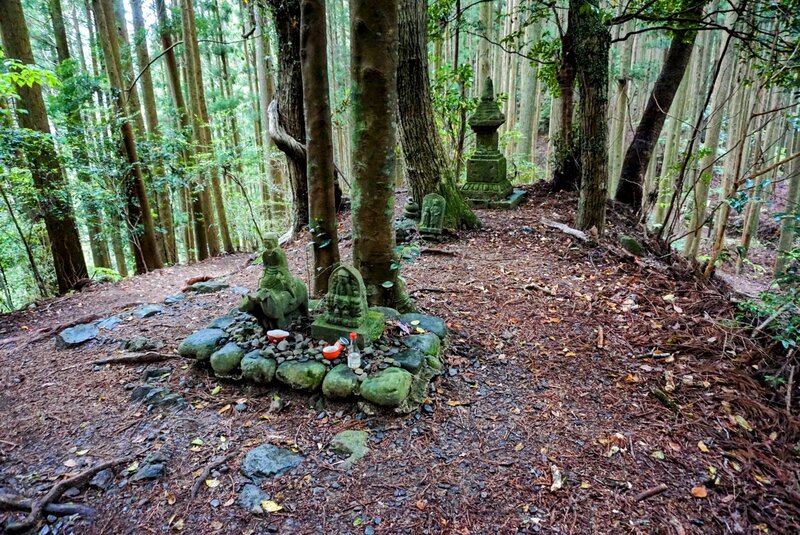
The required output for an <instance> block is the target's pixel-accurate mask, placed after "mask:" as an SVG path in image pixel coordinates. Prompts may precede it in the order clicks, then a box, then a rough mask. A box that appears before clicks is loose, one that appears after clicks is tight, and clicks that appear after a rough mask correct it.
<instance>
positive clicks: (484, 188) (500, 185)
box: [461, 179, 514, 201]
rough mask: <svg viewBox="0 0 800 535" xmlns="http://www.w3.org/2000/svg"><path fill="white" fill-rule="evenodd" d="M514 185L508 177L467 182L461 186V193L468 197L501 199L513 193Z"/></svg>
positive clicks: (483, 199)
mask: <svg viewBox="0 0 800 535" xmlns="http://www.w3.org/2000/svg"><path fill="white" fill-rule="evenodd" d="M513 192H514V187H513V186H512V185H511V182H509V181H508V179H502V180H498V181H493V182H471V181H470V180H469V179H467V182H466V183H465V184H464V185H462V186H461V194H462V195H463V196H464V198H466V199H476V200H481V201H493V200H501V199H504V198H506V197H508V196H509V195H511V194H513Z"/></svg>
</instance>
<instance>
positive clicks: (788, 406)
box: [786, 351, 794, 416]
mask: <svg viewBox="0 0 800 535" xmlns="http://www.w3.org/2000/svg"><path fill="white" fill-rule="evenodd" d="M789 353H790V356H791V351H790V352H789ZM792 388H794V364H792V365H791V366H789V380H788V381H787V382H786V414H787V415H789V416H791V415H792Z"/></svg>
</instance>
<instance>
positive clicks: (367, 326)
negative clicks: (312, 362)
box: [311, 265, 384, 347]
mask: <svg viewBox="0 0 800 535" xmlns="http://www.w3.org/2000/svg"><path fill="white" fill-rule="evenodd" d="M325 306H326V309H325V313H324V314H322V315H320V316H318V317H317V319H316V320H314V323H313V324H312V325H311V335H312V336H314V337H315V338H321V339H322V340H325V341H326V342H328V343H331V344H332V343H334V342H336V340H338V339H339V338H340V337H342V336H344V337H345V338H347V337H348V335H349V334H350V333H351V332H355V333H357V334H358V345H359V346H361V347H363V346H364V344H365V343H367V342H372V341H374V340H376V339H377V338H378V337H380V335H381V333H383V321H384V318H383V314H381V313H380V312H377V311H374V310H370V309H369V308H368V306H367V289H366V286H364V279H362V278H361V273H359V272H358V270H357V269H356V268H354V267H352V266H344V265H340V266H339V267H337V268H336V269H335V270H333V273H331V277H330V279H329V280H328V295H327V297H326V298H325Z"/></svg>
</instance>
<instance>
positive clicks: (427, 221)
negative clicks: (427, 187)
mask: <svg viewBox="0 0 800 535" xmlns="http://www.w3.org/2000/svg"><path fill="white" fill-rule="evenodd" d="M445 205H446V201H445V200H444V197H442V196H441V195H439V194H438V193H428V194H427V195H425V198H424V199H422V221H420V223H419V233H420V234H422V235H423V236H426V235H427V236H438V235H440V234H441V233H442V227H443V226H444V209H445Z"/></svg>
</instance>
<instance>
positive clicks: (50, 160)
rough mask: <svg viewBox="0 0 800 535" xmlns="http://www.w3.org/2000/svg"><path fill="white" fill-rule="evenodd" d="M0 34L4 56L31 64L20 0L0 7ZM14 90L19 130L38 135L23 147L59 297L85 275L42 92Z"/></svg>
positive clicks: (37, 89)
mask: <svg viewBox="0 0 800 535" xmlns="http://www.w3.org/2000/svg"><path fill="white" fill-rule="evenodd" d="M0 33H1V34H2V38H3V48H5V53H6V56H7V57H9V58H11V59H15V60H17V61H19V62H21V63H24V64H28V65H32V64H33V63H34V59H33V52H32V51H31V42H30V38H29V36H28V26H27V23H26V21H25V15H24V13H23V11H22V3H21V2H20V0H4V1H3V2H0ZM16 91H17V94H18V95H19V101H18V103H19V107H20V108H23V109H24V110H25V113H19V114H18V117H17V120H18V121H19V126H20V127H21V128H26V129H28V130H33V131H36V132H41V133H42V134H44V137H42V138H41V139H39V140H37V142H36V143H32V144H30V145H29V150H28V151H27V154H26V156H27V158H28V162H29V163H30V169H31V176H32V178H33V185H34V187H35V188H36V190H37V192H38V196H39V205H40V208H41V210H42V214H43V216H44V224H45V228H46V230H47V236H48V242H49V244H50V252H51V254H52V255H53V265H54V267H55V272H56V283H57V284H58V291H59V293H65V292H67V291H68V290H70V289H71V288H73V287H74V286H75V284H76V283H77V282H78V281H79V280H80V279H82V278H85V277H86V276H87V271H86V262H85V260H84V258H83V251H82V249H81V239H80V235H79V234H78V226H77V224H76V223H75V215H74V213H73V212H72V202H71V200H70V196H69V191H68V189H67V183H66V180H65V178H64V175H63V173H62V170H61V165H60V164H59V162H58V156H57V155H56V149H55V145H54V144H53V140H52V139H51V138H50V125H49V123H48V121H47V110H46V109H45V106H44V99H43V98H42V88H41V86H39V85H38V84H32V85H30V86H29V85H25V84H22V85H18V86H17V87H16ZM34 147H35V148H34Z"/></svg>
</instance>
